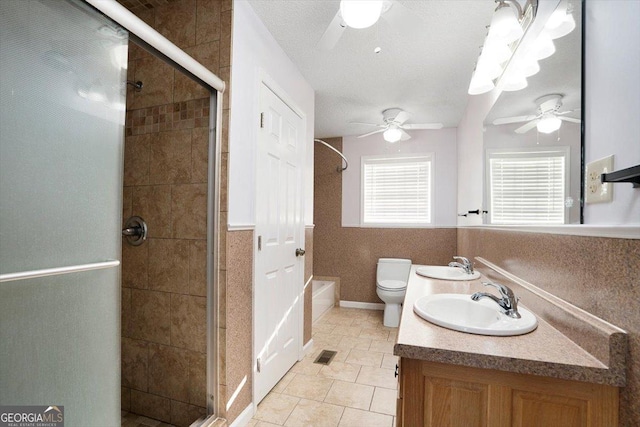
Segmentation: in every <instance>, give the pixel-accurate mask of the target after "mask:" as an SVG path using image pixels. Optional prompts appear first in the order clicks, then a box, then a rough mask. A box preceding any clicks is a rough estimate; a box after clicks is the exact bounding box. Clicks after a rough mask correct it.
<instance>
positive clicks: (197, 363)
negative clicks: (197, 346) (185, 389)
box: [189, 351, 207, 407]
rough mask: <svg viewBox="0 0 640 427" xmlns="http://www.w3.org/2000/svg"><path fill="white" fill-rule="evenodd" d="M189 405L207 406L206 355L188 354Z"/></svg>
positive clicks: (191, 352) (193, 352)
mask: <svg viewBox="0 0 640 427" xmlns="http://www.w3.org/2000/svg"><path fill="white" fill-rule="evenodd" d="M189 403H191V404H192V405H196V406H202V407H206V406H207V355H206V354H205V353H199V352H196V351H190V352H189Z"/></svg>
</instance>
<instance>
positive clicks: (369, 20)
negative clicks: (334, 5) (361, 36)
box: [316, 0, 419, 51]
mask: <svg viewBox="0 0 640 427" xmlns="http://www.w3.org/2000/svg"><path fill="white" fill-rule="evenodd" d="M369 8H372V10H371V9H369ZM380 16H383V17H384V18H385V19H386V20H387V21H389V22H391V23H392V24H394V23H395V24H397V26H398V27H402V26H405V25H407V22H408V21H415V19H416V17H415V15H414V14H412V13H411V12H409V11H408V10H407V9H406V7H404V6H403V5H402V4H400V3H399V2H397V1H393V0H373V1H363V0H355V1H354V0H342V1H341V2H340V9H338V12H336V14H335V16H334V17H333V19H332V20H331V22H330V23H329V26H328V27H327V29H326V30H325V32H324V34H323V35H322V37H321V38H320V41H319V42H318V44H317V45H316V47H317V48H318V49H320V50H324V51H328V50H331V49H333V48H334V47H335V45H336V44H337V43H338V40H340V38H341V37H342V34H343V33H344V32H345V30H346V29H347V27H352V28H367V27H370V26H371V25H373V24H375V23H376V22H377V21H378V19H379V18H380ZM418 25H419V24H418Z"/></svg>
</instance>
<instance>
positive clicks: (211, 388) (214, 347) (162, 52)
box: [83, 0, 225, 416]
mask: <svg viewBox="0 0 640 427" xmlns="http://www.w3.org/2000/svg"><path fill="white" fill-rule="evenodd" d="M83 1H84V2H85V3H87V4H89V5H91V6H92V7H93V8H95V9H96V10H98V11H99V12H100V13H102V14H104V15H105V16H107V17H109V18H110V19H112V20H113V21H115V22H116V23H118V24H119V25H121V26H122V27H123V28H126V29H127V31H129V38H130V39H133V41H134V42H135V43H136V44H138V45H139V46H141V47H143V48H144V49H146V50H148V51H149V52H151V53H153V54H154V55H156V56H157V57H158V58H160V59H162V60H164V61H165V62H166V63H168V64H170V65H171V66H173V67H174V68H176V69H178V70H180V71H181V72H182V73H184V74H185V75H187V76H188V77H190V78H192V79H193V80H195V81H196V82H198V83H199V84H200V85H202V86H203V87H205V88H206V89H208V90H209V91H210V92H211V96H210V98H209V108H210V110H209V111H210V114H209V149H208V153H209V158H208V161H207V167H208V171H207V358H206V359H207V415H208V416H212V415H215V414H216V413H217V409H218V407H219V404H220V402H218V401H217V399H218V383H219V381H218V378H219V373H218V339H217V336H218V334H217V331H218V281H217V272H218V259H219V256H218V254H219V236H220V234H219V227H218V221H219V216H220V213H219V210H220V206H219V203H220V202H219V194H220V185H219V183H220V147H221V138H222V132H221V129H220V126H219V124H221V123H222V107H223V106H222V100H223V96H222V95H223V93H224V90H225V83H224V81H222V79H220V78H219V77H218V76H216V75H215V74H214V73H212V72H211V71H210V70H209V69H207V68H206V67H205V66H203V65H202V64H200V63H199V62H198V61H196V60H195V59H193V58H192V57H191V56H189V55H188V54H187V53H186V52H184V51H183V50H182V49H180V48H179V47H178V46H176V45H175V44H173V43H172V42H171V41H169V40H168V39H167V38H166V37H164V36H163V35H162V34H160V33H158V32H157V31H156V30H154V29H153V28H152V27H151V26H149V25H148V24H146V23H145V22H144V21H142V20H141V19H140V18H138V17H137V16H135V15H134V14H133V13H132V12H130V11H129V10H127V9H126V8H125V7H124V6H122V5H120V4H119V3H117V2H116V0H83ZM212 134H213V135H212Z"/></svg>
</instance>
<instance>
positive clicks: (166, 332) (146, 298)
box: [131, 289, 171, 344]
mask: <svg viewBox="0 0 640 427" xmlns="http://www.w3.org/2000/svg"><path fill="white" fill-rule="evenodd" d="M170 307H171V300H170V295H169V294H167V293H165V292H155V291H147V290H138V289H132V290H131V336H132V338H135V339H139V340H146V341H151V342H156V343H161V344H169V343H170V341H171V335H170V326H171V316H170V311H169V310H170Z"/></svg>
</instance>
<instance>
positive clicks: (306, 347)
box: [302, 338, 313, 357]
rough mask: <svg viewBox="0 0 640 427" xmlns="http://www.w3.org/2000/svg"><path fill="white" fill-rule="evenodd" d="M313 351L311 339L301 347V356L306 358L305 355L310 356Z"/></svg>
mask: <svg viewBox="0 0 640 427" xmlns="http://www.w3.org/2000/svg"><path fill="white" fill-rule="evenodd" d="M312 351H313V338H311V339H310V340H309V342H307V343H306V344H305V345H304V346H303V347H302V356H303V357H304V356H306V355H307V354H310V353H311V352H312Z"/></svg>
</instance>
